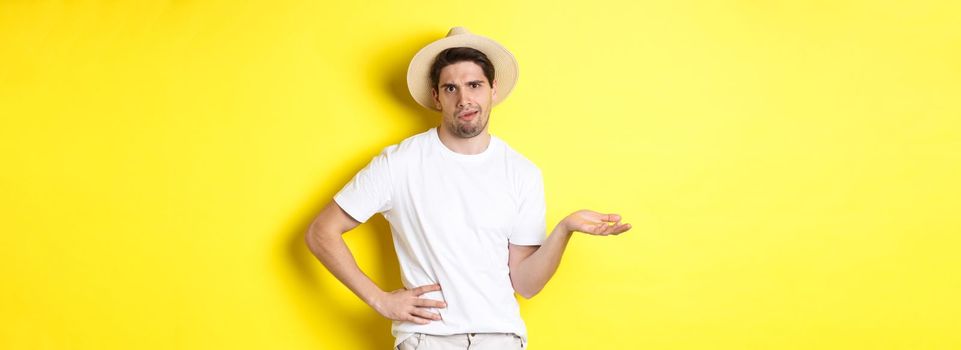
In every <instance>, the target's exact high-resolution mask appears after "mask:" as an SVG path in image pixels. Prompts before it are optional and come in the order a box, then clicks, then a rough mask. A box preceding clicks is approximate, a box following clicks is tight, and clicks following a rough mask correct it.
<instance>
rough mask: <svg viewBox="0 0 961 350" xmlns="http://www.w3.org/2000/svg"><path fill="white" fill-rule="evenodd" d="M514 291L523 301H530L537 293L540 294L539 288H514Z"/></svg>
mask: <svg viewBox="0 0 961 350" xmlns="http://www.w3.org/2000/svg"><path fill="white" fill-rule="evenodd" d="M514 291H515V292H517V294H518V295H520V296H521V297H523V298H524V299H531V298H533V297H534V296H535V295H537V293H540V292H541V288H530V287H528V288H524V287H521V288H518V287H516V286H515V287H514Z"/></svg>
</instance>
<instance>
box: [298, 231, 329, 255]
mask: <svg viewBox="0 0 961 350" xmlns="http://www.w3.org/2000/svg"><path fill="white" fill-rule="evenodd" d="M331 237H332V235H331V234H330V233H326V232H325V230H323V228H321V227H320V226H319V225H316V224H311V225H310V226H309V227H307V233H305V234H304V243H306V244H307V247H308V248H310V250H311V251H315V252H316V251H318V250H321V249H323V248H324V246H325V245H326V242H327V241H328V240H330V238H331Z"/></svg>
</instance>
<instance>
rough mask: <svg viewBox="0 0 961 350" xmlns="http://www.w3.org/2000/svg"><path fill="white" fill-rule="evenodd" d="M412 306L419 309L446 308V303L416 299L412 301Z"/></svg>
mask: <svg viewBox="0 0 961 350" xmlns="http://www.w3.org/2000/svg"><path fill="white" fill-rule="evenodd" d="M414 306H419V307H441V308H443V307H447V303H445V302H443V301H440V300H431V299H423V298H417V299H414Z"/></svg>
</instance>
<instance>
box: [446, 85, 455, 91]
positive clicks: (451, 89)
mask: <svg viewBox="0 0 961 350" xmlns="http://www.w3.org/2000/svg"><path fill="white" fill-rule="evenodd" d="M444 91H446V92H454V87H453V86H450V85H447V86H445V87H444Z"/></svg>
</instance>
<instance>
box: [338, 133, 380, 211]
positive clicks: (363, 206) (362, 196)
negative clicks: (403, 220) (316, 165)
mask: <svg viewBox="0 0 961 350" xmlns="http://www.w3.org/2000/svg"><path fill="white" fill-rule="evenodd" d="M389 150H390V147H388V148H385V149H384V150H383V151H382V152H381V153H380V154H379V155H377V156H376V157H374V159H372V160H371V161H370V163H368V164H367V166H366V167H364V168H363V169H361V170H360V172H358V173H357V174H356V175H354V178H353V179H351V180H350V182H348V183H347V185H345V186H344V188H342V189H341V190H340V192H337V194H336V195H334V201H335V202H337V205H339V206H340V207H341V208H342V209H344V211H345V212H347V214H348V215H350V217H352V218H354V220H357V221H359V222H367V220H368V219H370V217H371V216H373V215H374V214H376V213H382V212H385V211H388V210H390V208H391V173H390V161H389V158H388V156H389Z"/></svg>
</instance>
